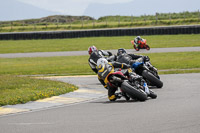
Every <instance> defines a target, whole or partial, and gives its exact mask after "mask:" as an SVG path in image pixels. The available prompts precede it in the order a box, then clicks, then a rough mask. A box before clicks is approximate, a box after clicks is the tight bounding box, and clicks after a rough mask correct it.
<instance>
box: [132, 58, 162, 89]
mask: <svg viewBox="0 0 200 133" xmlns="http://www.w3.org/2000/svg"><path fill="white" fill-rule="evenodd" d="M132 68H134V71H135V72H136V73H137V74H138V75H140V76H142V77H143V78H144V79H145V81H146V82H147V84H148V85H150V86H156V87H157V88H162V87H163V82H162V81H161V80H160V77H159V76H158V70H157V69H156V68H155V67H154V66H153V65H152V64H151V63H150V61H145V62H144V61H143V60H142V59H139V60H138V61H136V62H135V63H133V64H132Z"/></svg>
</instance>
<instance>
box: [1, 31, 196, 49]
mask: <svg viewBox="0 0 200 133" xmlns="http://www.w3.org/2000/svg"><path fill="white" fill-rule="evenodd" d="M142 37H143V38H146V39H147V43H148V44H149V45H150V47H151V48H164V47H195V46H200V43H199V42H200V34H190V35H154V36H142ZM133 39H134V36H123V37H91V38H74V39H48V40H9V41H0V53H27V52H54V51H82V50H83V51H86V50H87V49H88V47H89V46H91V45H95V46H96V47H97V48H98V49H104V50H108V49H118V48H125V49H131V48H133V47H132V44H131V42H130V41H131V40H133Z"/></svg>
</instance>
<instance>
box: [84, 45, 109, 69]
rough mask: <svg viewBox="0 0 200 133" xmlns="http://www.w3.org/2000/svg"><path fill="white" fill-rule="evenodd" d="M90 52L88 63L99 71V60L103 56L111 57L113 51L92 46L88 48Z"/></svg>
mask: <svg viewBox="0 0 200 133" xmlns="http://www.w3.org/2000/svg"><path fill="white" fill-rule="evenodd" d="M88 53H89V55H90V57H89V59H88V63H89V65H90V67H91V69H92V70H93V71H94V72H95V73H97V72H98V71H97V68H96V66H97V60H98V59H99V58H102V57H110V56H112V53H111V52H109V51H104V50H98V49H97V48H96V47H95V46H91V47H89V48H88Z"/></svg>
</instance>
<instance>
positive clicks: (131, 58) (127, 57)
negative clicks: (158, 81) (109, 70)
mask: <svg viewBox="0 0 200 133" xmlns="http://www.w3.org/2000/svg"><path fill="white" fill-rule="evenodd" d="M139 60H143V61H149V60H150V59H149V57H148V56H142V55H135V54H127V53H126V51H125V49H123V48H120V49H118V52H117V58H116V61H117V62H121V63H126V64H129V65H132V64H133V63H135V62H136V61H139Z"/></svg>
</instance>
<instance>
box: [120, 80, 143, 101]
mask: <svg viewBox="0 0 200 133" xmlns="http://www.w3.org/2000/svg"><path fill="white" fill-rule="evenodd" d="M121 89H122V91H124V92H125V93H127V94H128V95H129V96H130V97H131V98H132V99H137V100H139V101H145V100H147V95H146V93H145V92H144V91H143V90H140V89H136V88H135V87H133V86H131V85H130V84H129V82H128V81H126V80H125V81H124V82H123V83H122V85H121Z"/></svg>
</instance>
